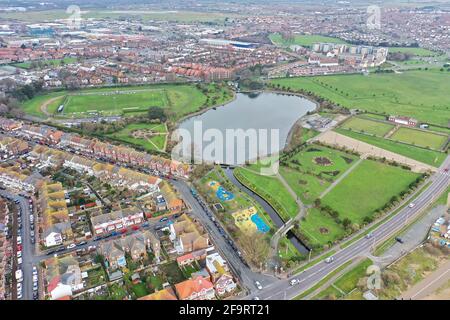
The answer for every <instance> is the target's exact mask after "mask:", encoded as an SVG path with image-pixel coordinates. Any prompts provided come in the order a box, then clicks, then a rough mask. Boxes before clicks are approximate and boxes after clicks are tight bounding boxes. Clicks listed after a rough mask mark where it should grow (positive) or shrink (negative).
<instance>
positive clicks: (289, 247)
mask: <svg viewBox="0 0 450 320" xmlns="http://www.w3.org/2000/svg"><path fill="white" fill-rule="evenodd" d="M278 256H279V257H280V258H281V259H283V260H286V261H288V260H291V259H292V258H296V257H302V256H304V255H302V254H301V253H300V252H299V251H298V250H297V248H296V247H295V246H294V245H293V244H292V242H291V241H290V240H289V239H288V238H287V237H286V236H284V237H283V238H281V239H280V242H279V244H278Z"/></svg>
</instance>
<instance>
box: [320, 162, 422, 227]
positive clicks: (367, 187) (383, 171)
mask: <svg viewBox="0 0 450 320" xmlns="http://www.w3.org/2000/svg"><path fill="white" fill-rule="evenodd" d="M417 177H419V174H417V173H413V172H411V171H407V170H404V169H401V168H400V167H394V166H390V165H387V164H383V163H380V162H376V161H372V160H364V161H363V162H362V163H360V164H359V166H357V167H356V168H355V170H353V171H352V172H351V173H350V174H349V175H348V176H346V177H345V178H344V179H343V180H342V181H341V182H340V183H339V184H338V185H337V186H335V187H334V188H333V189H332V190H331V192H329V193H328V194H327V195H326V196H325V197H324V198H323V199H322V204H323V205H328V206H330V207H331V208H333V209H335V210H337V211H338V212H339V217H340V219H344V218H349V219H350V220H351V221H352V222H353V223H358V224H360V223H362V222H363V219H364V218H365V217H371V216H372V215H373V212H374V211H375V210H377V209H379V208H380V207H382V206H383V205H384V204H386V203H387V202H388V201H389V200H390V199H391V198H392V197H393V196H396V195H398V194H399V193H400V192H401V191H405V190H407V189H408V186H409V184H410V183H411V182H413V181H414V180H415V179H416V178H417Z"/></svg>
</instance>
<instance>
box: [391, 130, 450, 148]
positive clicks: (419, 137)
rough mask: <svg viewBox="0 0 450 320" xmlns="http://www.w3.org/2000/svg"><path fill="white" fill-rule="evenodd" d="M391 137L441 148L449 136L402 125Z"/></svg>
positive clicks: (414, 143) (427, 146)
mask: <svg viewBox="0 0 450 320" xmlns="http://www.w3.org/2000/svg"><path fill="white" fill-rule="evenodd" d="M390 139H392V140H398V141H401V142H405V143H410V144H413V145H416V146H420V147H424V148H432V149H436V150H439V149H441V148H442V146H443V145H444V143H445V142H446V141H447V139H448V136H445V135H441V134H436V133H433V132H430V131H422V130H417V129H411V128H405V127H402V128H399V129H398V130H397V131H395V133H394V134H393V135H392V136H390Z"/></svg>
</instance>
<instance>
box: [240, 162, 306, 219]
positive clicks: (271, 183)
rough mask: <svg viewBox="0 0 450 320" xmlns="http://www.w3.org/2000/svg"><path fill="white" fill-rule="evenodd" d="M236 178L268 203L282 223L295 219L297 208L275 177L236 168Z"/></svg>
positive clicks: (293, 200)
mask: <svg viewBox="0 0 450 320" xmlns="http://www.w3.org/2000/svg"><path fill="white" fill-rule="evenodd" d="M234 173H235V175H236V178H238V179H239V181H241V183H243V184H244V185H245V186H247V187H248V188H250V189H251V190H253V191H255V192H256V193H258V194H259V195H260V196H261V197H263V198H264V199H265V200H266V201H267V202H269V203H270V204H271V205H272V206H273V207H274V209H275V210H276V211H277V212H278V214H279V215H280V216H281V217H282V218H283V220H284V221H287V220H289V219H290V218H292V217H295V216H296V215H297V213H298V209H299V208H298V206H297V203H296V202H295V199H294V198H293V197H292V196H291V194H290V193H289V192H288V191H287V190H286V189H285V188H284V186H283V184H282V183H281V181H280V180H278V178H277V177H276V176H262V175H259V174H257V173H256V172H253V171H251V170H249V169H245V168H236V169H235V171H234Z"/></svg>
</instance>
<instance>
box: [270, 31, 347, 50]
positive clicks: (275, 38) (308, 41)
mask: <svg viewBox="0 0 450 320" xmlns="http://www.w3.org/2000/svg"><path fill="white" fill-rule="evenodd" d="M269 38H270V40H271V41H272V42H273V43H274V44H275V45H278V46H282V47H288V46H290V45H299V46H303V47H311V46H312V45H313V44H314V43H318V42H327V43H342V44H345V43H346V42H345V41H343V40H341V39H338V38H333V37H326V36H321V35H295V36H294V38H293V39H291V40H287V39H283V37H282V36H281V34H279V33H273V34H271V35H270V36H269Z"/></svg>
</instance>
